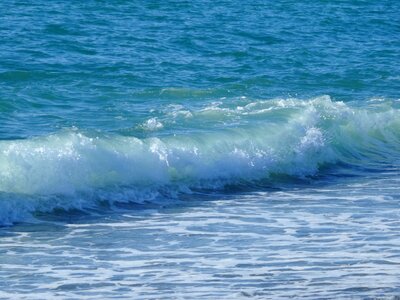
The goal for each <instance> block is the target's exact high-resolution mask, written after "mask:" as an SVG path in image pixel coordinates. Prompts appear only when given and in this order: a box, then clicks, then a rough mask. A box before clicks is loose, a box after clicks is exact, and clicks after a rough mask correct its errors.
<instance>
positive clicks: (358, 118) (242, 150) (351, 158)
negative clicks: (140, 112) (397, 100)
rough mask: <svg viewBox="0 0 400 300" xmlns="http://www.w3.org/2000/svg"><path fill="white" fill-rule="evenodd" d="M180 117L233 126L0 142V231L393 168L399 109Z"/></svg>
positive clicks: (322, 100) (326, 103)
mask: <svg viewBox="0 0 400 300" xmlns="http://www.w3.org/2000/svg"><path fill="white" fill-rule="evenodd" d="M177 115H179V114H177ZM210 115H212V117H210ZM185 117H187V118H191V119H192V120H191V122H192V124H197V123H198V124H201V123H202V122H210V120H212V121H213V122H215V123H218V122H223V121H224V120H226V119H229V120H231V121H232V120H236V125H234V126H233V125H232V122H230V125H229V126H228V127H225V128H224V126H219V127H218V128H213V129H212V130H206V129H202V130H197V131H195V130H192V131H190V130H187V131H186V132H185V131H180V132H179V134H168V135H160V136H158V137H153V138H145V139H139V138H135V137H127V136H119V135H106V134H104V135H102V136H100V135H99V134H94V133H88V132H83V131H79V130H76V129H71V130H65V131H62V132H58V133H55V134H52V135H49V136H43V137H36V138H31V139H26V140H7V141H1V142H0V224H1V223H2V224H7V223H12V222H14V221H19V220H24V219H25V218H26V216H29V215H30V213H31V212H35V211H51V210H53V209H55V208H63V209H71V208H85V207H90V206H93V205H96V202H98V201H109V202H114V201H143V200H151V199H153V198H155V197H157V195H159V193H160V192H161V191H162V190H168V191H169V192H170V193H171V194H173V192H174V191H175V192H190V190H191V189H193V188H196V189H197V188H207V189H219V188H223V187H224V186H225V185H226V184H230V185H234V184H235V183H239V182H241V183H243V182H249V183H250V182H253V181H257V180H267V181H268V180H273V175H275V174H284V175H288V176H294V177H302V178H303V177H307V176H312V175H316V174H318V173H319V172H320V171H321V169H322V168H323V167H324V166H325V165H327V164H331V165H335V164H338V163H340V164H342V165H348V166H349V167H351V166H363V165H365V164H369V163H378V162H385V163H396V161H397V162H398V160H399V157H400V151H399V149H400V148H399V147H400V110H399V109H398V108H396V107H395V105H394V104H393V103H391V102H379V103H378V102H377V103H375V102H370V103H369V104H368V105H367V106H363V107H353V106H350V105H347V104H345V103H342V102H334V101H332V100H331V99H330V98H329V97H327V96H323V97H318V98H315V99H311V100H299V99H284V100H279V99H277V100H260V101H254V102H250V103H247V104H246V105H243V106H237V107H234V108H222V107H220V106H218V105H215V106H209V107H205V108H202V109H198V110H195V111H191V112H186V114H185ZM210 118H211V119H210ZM193 126H194V125H193ZM199 128H201V127H199Z"/></svg>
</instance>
